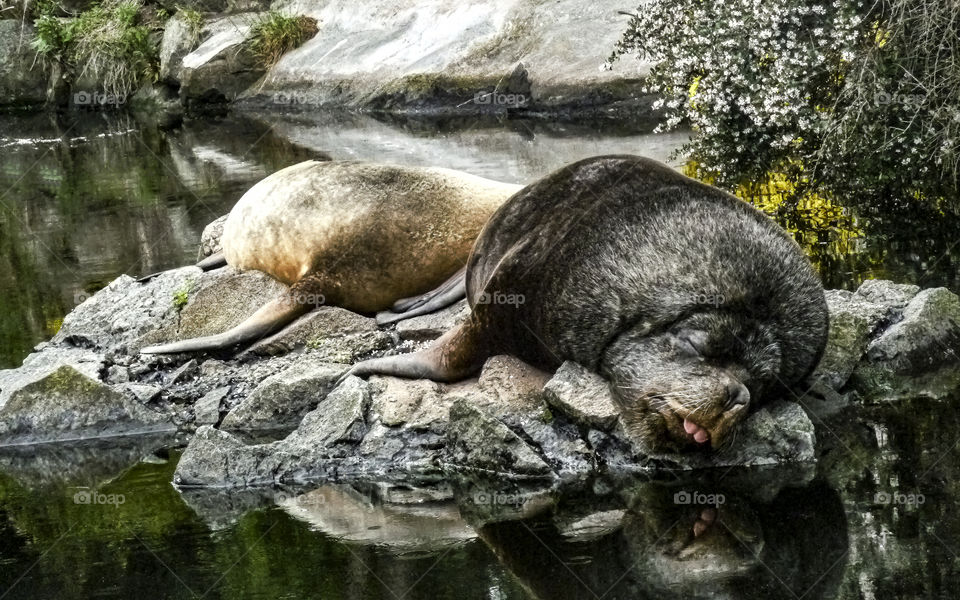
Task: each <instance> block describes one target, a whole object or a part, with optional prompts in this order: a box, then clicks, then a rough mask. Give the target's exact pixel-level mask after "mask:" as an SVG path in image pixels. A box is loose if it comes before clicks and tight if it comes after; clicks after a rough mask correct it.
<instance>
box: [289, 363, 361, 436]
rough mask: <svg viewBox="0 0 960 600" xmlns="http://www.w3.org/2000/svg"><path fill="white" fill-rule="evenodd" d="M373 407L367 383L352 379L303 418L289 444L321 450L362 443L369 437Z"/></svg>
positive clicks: (331, 393) (348, 379)
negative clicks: (338, 444)
mask: <svg viewBox="0 0 960 600" xmlns="http://www.w3.org/2000/svg"><path fill="white" fill-rule="evenodd" d="M369 407H370V391H369V389H368V384H367V382H366V381H364V380H362V379H359V378H357V377H348V378H347V379H346V380H345V381H344V382H343V384H341V385H340V386H338V387H337V388H336V389H335V390H333V391H332V392H330V394H328V395H327V397H326V399H324V400H323V402H321V403H320V405H319V406H318V407H317V408H315V409H314V410H313V411H311V412H309V413H308V414H307V415H306V416H305V417H304V418H303V421H302V422H301V423H300V426H299V427H297V430H296V431H294V432H293V434H291V435H290V437H289V438H288V439H287V442H288V443H290V444H297V443H302V444H304V445H308V446H320V447H324V446H329V445H331V444H336V443H339V442H359V441H360V440H362V439H363V436H364V434H365V433H366V422H365V419H366V414H367V409H368V408H369Z"/></svg>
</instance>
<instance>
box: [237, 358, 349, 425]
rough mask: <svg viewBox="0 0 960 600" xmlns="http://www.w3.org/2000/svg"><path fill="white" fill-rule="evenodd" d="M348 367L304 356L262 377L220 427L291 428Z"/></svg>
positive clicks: (326, 392)
mask: <svg viewBox="0 0 960 600" xmlns="http://www.w3.org/2000/svg"><path fill="white" fill-rule="evenodd" d="M348 368H349V367H348V366H347V365H342V364H334V363H327V362H324V361H322V360H319V359H317V358H314V357H304V359H303V360H301V361H298V362H297V363H296V364H294V365H293V366H291V367H289V368H287V369H285V370H284V371H281V372H280V373H277V374H276V375H273V376H271V377H268V378H267V379H265V380H264V381H263V382H262V383H261V384H260V385H259V386H257V388H256V389H254V390H253V391H252V392H251V393H250V395H249V396H247V397H246V398H245V399H244V400H243V401H241V402H240V404H238V405H237V406H236V407H234V408H233V410H231V411H230V412H229V413H227V416H225V417H224V418H223V423H222V424H221V428H222V429H233V430H255V429H278V428H280V429H282V428H291V427H295V426H296V425H297V423H299V422H300V419H301V418H302V417H303V416H304V415H305V414H306V413H307V412H309V411H310V410H312V409H313V408H314V407H316V406H317V404H319V403H320V402H321V401H322V400H323V399H324V398H326V396H327V394H328V393H330V390H332V389H333V386H334V384H335V383H336V382H337V379H339V378H340V376H341V375H343V374H344V373H345V372H346V370H347V369H348Z"/></svg>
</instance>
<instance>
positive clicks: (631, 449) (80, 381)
mask: <svg viewBox="0 0 960 600" xmlns="http://www.w3.org/2000/svg"><path fill="white" fill-rule="evenodd" d="M217 234H218V228H217V226H216V222H215V223H214V224H211V226H210V227H208V229H207V231H206V232H205V235H204V240H203V242H202V244H201V246H202V248H203V251H202V252H201V253H203V252H211V251H213V250H215V248H216V245H217V240H216V236H217ZM281 290H282V286H280V285H279V284H277V283H276V282H273V281H272V280H270V279H269V278H267V277H265V276H264V275H262V274H260V273H257V272H246V273H239V272H236V271H234V270H233V269H231V268H229V267H226V268H223V269H219V270H216V271H211V272H208V273H203V272H202V271H200V269H198V268H196V267H184V268H181V269H176V270H173V271H168V272H166V273H163V274H161V275H160V276H158V277H156V278H154V279H152V280H150V281H149V282H147V283H137V282H136V281H135V280H133V279H132V278H130V277H128V276H121V277H119V278H117V279H116V280H115V281H113V282H112V283H111V284H110V285H108V286H107V287H106V288H104V289H103V290H101V291H100V292H98V293H97V294H95V295H94V296H92V297H91V298H89V299H87V300H86V301H85V302H84V303H83V304H81V305H80V306H78V307H77V308H76V309H75V310H74V311H73V312H71V313H70V314H69V315H68V316H67V317H66V318H65V319H64V323H63V326H62V328H61V329H60V331H59V332H58V333H57V335H56V336H55V337H54V338H53V339H52V340H50V341H49V342H45V343H43V344H40V345H39V346H38V347H37V348H36V350H35V352H34V353H32V354H31V355H30V356H29V357H27V358H26V359H25V360H24V363H23V365H22V366H21V367H19V368H17V369H9V370H5V371H0V445H23V444H40V443H48V442H60V441H67V440H76V439H88V438H100V437H105V436H117V435H125V436H130V435H146V434H155V433H158V432H178V433H179V434H182V435H186V436H188V437H189V440H190V441H189V443H188V445H187V447H186V450H185V452H184V454H183V457H182V459H181V460H180V464H179V466H178V468H177V471H176V475H175V480H176V482H177V483H178V484H180V485H181V486H210V487H238V486H239V487H242V486H264V485H275V484H297V483H305V482H310V481H316V480H330V479H342V478H349V479H355V478H374V479H377V480H381V481H401V482H404V483H408V484H429V483H435V482H438V481H441V480H444V479H445V478H446V477H447V476H448V474H449V473H451V472H454V471H462V470H468V471H472V472H476V473H494V474H496V475H497V476H498V477H504V478H512V479H517V480H547V481H565V480H570V479H576V478H580V477H583V476H586V475H590V474H595V473H598V472H621V471H625V472H637V471H640V472H644V473H657V472H665V471H675V470H693V469H703V468H712V467H732V466H759V465H775V464H785V463H800V464H809V463H813V462H814V461H816V460H817V455H818V449H819V445H818V441H817V437H818V433H819V432H818V431H817V427H818V425H819V423H821V422H822V418H823V417H825V416H827V415H829V414H832V413H835V412H837V411H839V410H841V409H844V408H847V407H849V406H851V405H853V406H856V405H861V406H867V405H870V404H875V403H877V402H891V401H894V402H895V401H897V400H898V399H901V398H904V399H905V398H911V399H913V398H932V399H940V398H947V397H952V395H954V394H955V393H956V391H957V390H958V388H960V369H958V362H960V361H958V354H957V351H958V350H960V299H958V298H957V296H956V295H954V294H953V293H951V292H950V291H948V290H946V289H944V288H932V289H926V290H921V289H919V288H918V287H917V286H912V285H902V284H895V283H891V282H889V281H880V280H872V281H866V282H864V283H863V285H861V286H860V288H859V289H858V290H856V291H855V292H850V291H844V290H830V291H828V292H827V300H828V305H829V308H830V315H831V330H830V338H829V343H828V348H827V351H826V353H825V355H824V358H823V361H822V362H821V364H820V367H819V368H818V370H817V372H816V373H815V375H814V377H813V378H812V380H811V388H810V390H807V391H806V392H804V390H798V391H797V395H796V396H795V397H790V398H781V399H777V400H775V401H773V402H771V403H769V404H768V405H766V406H764V407H762V408H761V409H760V410H758V411H756V412H755V413H754V414H753V415H752V416H751V417H750V418H749V419H748V420H747V421H746V422H745V423H743V424H742V426H741V430H740V432H739V434H738V436H737V438H736V440H735V442H734V443H733V444H731V445H730V446H729V447H726V448H725V449H724V450H723V451H722V452H717V453H710V454H700V453H691V454H685V455H682V456H676V455H673V456H657V455H652V454H649V453H647V452H645V451H644V449H642V448H637V447H635V446H634V445H633V444H632V443H631V442H630V440H629V439H628V438H627V437H626V436H625V435H624V433H623V431H622V429H621V426H620V424H619V421H618V419H617V411H616V407H615V405H614V404H613V401H612V398H611V396H610V393H609V390H608V389H607V387H606V384H605V383H604V382H603V380H602V379H600V378H599V377H598V376H596V375H594V374H592V373H590V372H588V371H586V370H585V369H583V368H582V367H580V366H579V365H576V364H574V363H566V364H564V365H563V366H562V367H561V368H560V369H559V370H558V371H557V372H556V373H555V374H552V375H551V374H548V373H543V372H541V371H539V370H537V369H534V368H532V367H530V366H528V365H526V364H524V363H523V362H521V361H519V360H517V359H515V358H512V357H509V356H497V357H493V358H491V359H489V360H488V361H487V363H486V364H485V365H484V367H483V370H482V372H481V373H480V375H479V377H477V378H474V379H471V380H467V381H464V382H460V383H456V384H450V385H446V384H437V383H434V382H431V381H425V380H402V379H397V378H393V377H378V376H375V377H371V378H370V379H369V381H364V380H361V379H358V378H355V377H351V378H348V379H346V380H345V381H344V382H342V383H341V384H340V385H339V386H336V387H335V383H336V382H337V380H338V379H339V378H340V377H341V375H342V374H343V373H344V372H345V371H346V370H347V369H348V368H349V365H350V364H352V363H354V362H356V361H358V360H361V359H363V358H367V357H370V356H377V355H383V354H385V353H393V352H408V351H412V350H415V349H417V348H419V347H421V346H422V345H423V344H426V343H428V342H429V340H432V339H434V338H436V337H437V336H439V335H440V334H441V333H442V332H443V331H444V330H446V329H447V328H449V327H451V326H452V325H454V324H455V323H457V322H459V321H460V320H462V319H464V318H466V316H467V314H468V313H467V311H468V308H467V307H466V305H465V303H464V302H461V303H459V304H457V305H455V306H453V307H450V308H448V309H446V310H444V311H442V312H440V313H437V314H433V315H426V316H423V317H417V318H414V319H411V320H409V321H405V322H401V323H399V324H398V325H396V326H394V327H391V328H387V329H381V328H378V327H377V325H376V323H375V321H374V320H373V319H372V318H369V317H365V316H362V315H358V314H355V313H351V312H349V311H347V310H344V309H340V308H336V307H329V306H327V307H320V308H318V309H316V310H314V311H312V312H311V313H308V314H307V315H305V316H304V317H302V318H301V319H299V320H298V321H297V322H296V323H295V324H294V325H293V326H291V327H289V328H288V329H286V330H284V331H283V332H281V333H279V334H275V335H274V336H272V337H269V338H266V339H264V340H261V341H260V342H257V343H256V344H254V345H252V346H251V347H249V348H247V349H245V350H243V351H242V352H240V353H239V354H236V355H229V354H224V355H201V356H195V357H191V356H159V357H158V356H141V355H139V354H138V351H139V349H140V348H142V347H144V346H146V345H148V344H151V343H155V342H157V341H161V340H163V341H165V340H170V339H174V338H184V337H193V336H198V335H205V334H209V333H214V332H217V331H222V330H224V329H226V328H229V327H231V326H233V325H235V324H237V323H239V322H240V321H242V320H243V319H244V318H246V317H247V316H248V315H250V314H251V313H252V312H253V311H255V310H256V309H257V308H258V307H259V306H261V305H262V304H263V303H264V302H266V301H267V300H268V299H270V298H272V297H274V296H275V295H277V294H278V293H280V291H281Z"/></svg>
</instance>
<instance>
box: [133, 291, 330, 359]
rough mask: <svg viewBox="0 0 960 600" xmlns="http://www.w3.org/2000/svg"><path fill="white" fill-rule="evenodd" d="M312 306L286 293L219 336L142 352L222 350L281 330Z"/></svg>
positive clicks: (165, 352)
mask: <svg viewBox="0 0 960 600" xmlns="http://www.w3.org/2000/svg"><path fill="white" fill-rule="evenodd" d="M310 308H312V307H311V305H309V304H304V303H302V302H296V301H295V299H294V298H293V297H292V296H291V295H290V294H284V295H283V296H282V297H280V298H277V299H276V300H271V301H270V302H268V303H267V304H265V305H263V306H262V307H260V309H259V310H258V311H257V312H255V313H253V314H252V315H250V317H248V318H247V319H246V320H245V321H244V322H243V323H240V324H239V325H237V326H236V327H234V328H233V329H230V330H229V331H226V332H224V333H220V334H217V335H209V336H206V337H200V338H194V339H192V340H183V341H181V342H173V343H171V344H163V345H160V346H149V347H147V348H144V349H143V350H141V351H140V353H141V354H176V353H178V352H202V351H206V350H219V349H221V348H229V347H231V346H236V345H237V344H242V343H244V342H250V341H253V340H259V339H260V338H263V337H265V336H267V335H270V334H271V333H273V332H275V331H278V330H279V329H281V328H282V327H283V326H284V325H286V324H287V323H289V322H290V321H292V320H294V319H296V318H297V317H299V316H300V315H302V314H304V313H305V312H307V311H308V310H310Z"/></svg>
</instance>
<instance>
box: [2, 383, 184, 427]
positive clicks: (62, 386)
mask: <svg viewBox="0 0 960 600" xmlns="http://www.w3.org/2000/svg"><path fill="white" fill-rule="evenodd" d="M172 429H173V426H172V424H171V422H170V420H169V418H168V417H167V416H166V415H163V414H160V413H157V412H155V411H152V410H150V409H148V408H146V407H144V406H143V405H141V404H140V403H139V402H137V401H136V400H135V399H133V398H130V397H128V396H126V395H124V394H121V393H119V392H117V391H115V390H113V389H111V388H110V387H109V386H107V385H104V384H102V383H100V382H99V381H96V380H94V379H91V378H90V377H87V376H86V375H84V374H82V373H80V372H79V371H77V370H76V369H74V368H73V367H71V366H69V365H64V366H62V367H60V368H58V369H57V370H55V371H53V372H52V373H50V374H49V375H47V376H46V377H43V378H42V379H39V380H37V381H34V382H33V383H30V384H28V385H26V386H24V387H22V388H20V389H19V390H17V391H16V392H14V393H13V394H12V395H11V396H10V399H9V400H8V401H7V403H6V404H5V405H4V406H3V408H2V409H0V440H3V441H4V442H6V443H12V442H18V443H19V442H23V443H27V442H29V443H34V442H45V441H54V440H65V439H77V438H91V437H103V436H108V435H117V434H130V433H135V432H136V433H148V432H157V431H168V430H172Z"/></svg>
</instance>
